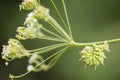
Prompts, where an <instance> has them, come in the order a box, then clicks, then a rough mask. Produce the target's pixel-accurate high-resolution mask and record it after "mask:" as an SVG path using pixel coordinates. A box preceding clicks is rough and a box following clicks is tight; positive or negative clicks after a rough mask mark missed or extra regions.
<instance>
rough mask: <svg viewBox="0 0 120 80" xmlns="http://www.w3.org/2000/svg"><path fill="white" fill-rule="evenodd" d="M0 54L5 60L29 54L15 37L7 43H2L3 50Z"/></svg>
mask: <svg viewBox="0 0 120 80" xmlns="http://www.w3.org/2000/svg"><path fill="white" fill-rule="evenodd" d="M1 54H2V58H3V59H4V60H6V61H7V62H8V61H11V60H14V59H16V58H21V57H23V56H29V53H28V52H27V51H26V49H25V48H24V47H23V46H22V44H21V43H20V42H19V41H18V40H16V39H10V40H9V41H8V45H3V52H2V53H1Z"/></svg>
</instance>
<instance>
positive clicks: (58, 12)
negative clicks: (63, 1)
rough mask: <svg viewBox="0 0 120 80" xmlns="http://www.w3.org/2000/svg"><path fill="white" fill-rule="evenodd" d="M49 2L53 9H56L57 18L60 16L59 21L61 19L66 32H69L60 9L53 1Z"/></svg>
mask: <svg viewBox="0 0 120 80" xmlns="http://www.w3.org/2000/svg"><path fill="white" fill-rule="evenodd" d="M51 3H52V4H53V7H54V8H55V10H56V12H57V14H58V16H59V18H60V19H61V21H62V23H63V24H64V26H65V29H66V30H67V32H68V33H69V28H68V26H67V25H66V23H65V21H64V19H63V17H62V15H61V14H60V11H59V10H58V8H57V6H56V5H55V3H54V1H53V0H51Z"/></svg>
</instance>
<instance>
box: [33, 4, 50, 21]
mask: <svg viewBox="0 0 120 80" xmlns="http://www.w3.org/2000/svg"><path fill="white" fill-rule="evenodd" d="M34 13H35V17H36V18H37V19H40V20H45V21H48V19H49V18H50V14H49V9H47V8H45V7H43V6H41V5H40V6H39V7H37V8H36V9H35V10H34Z"/></svg>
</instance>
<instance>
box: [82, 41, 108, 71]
mask: <svg viewBox="0 0 120 80" xmlns="http://www.w3.org/2000/svg"><path fill="white" fill-rule="evenodd" d="M105 51H110V50H109V45H108V43H107V42H106V41H105V42H104V44H100V45H96V44H93V46H86V47H85V48H84V49H83V50H82V51H81V52H80V53H81V54H80V55H81V58H80V60H81V61H82V62H84V63H85V67H87V66H91V67H94V68H95V69H96V67H97V66H98V65H99V64H102V65H104V59H105V58H106V56H105V54H104V53H105Z"/></svg>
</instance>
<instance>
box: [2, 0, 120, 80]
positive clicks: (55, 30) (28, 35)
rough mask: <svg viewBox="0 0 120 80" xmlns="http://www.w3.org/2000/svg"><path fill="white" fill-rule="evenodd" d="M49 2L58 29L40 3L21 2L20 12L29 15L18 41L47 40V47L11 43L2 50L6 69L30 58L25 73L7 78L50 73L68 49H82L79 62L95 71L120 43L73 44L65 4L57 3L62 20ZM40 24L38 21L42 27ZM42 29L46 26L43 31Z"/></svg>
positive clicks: (117, 40)
mask: <svg viewBox="0 0 120 80" xmlns="http://www.w3.org/2000/svg"><path fill="white" fill-rule="evenodd" d="M50 1H51V3H52V5H53V7H54V8H55V10H56V12H57V14H58V16H59V18H60V20H61V21H62V23H63V25H60V24H59V22H58V21H57V20H56V19H54V17H52V16H51V15H50V13H49V9H48V8H46V7H44V6H42V5H41V2H40V0H23V2H22V4H21V5H20V9H24V10H31V12H30V13H29V14H28V15H27V18H26V19H25V22H24V24H23V26H20V27H18V28H17V32H18V34H17V35H16V37H17V39H19V40H26V39H34V38H37V39H40V40H47V41H48V43H50V44H49V45H48V44H45V46H42V47H40V48H37V49H32V50H26V49H25V48H24V47H23V45H22V44H21V43H20V42H19V41H18V40H17V39H10V40H9V41H8V45H4V46H3V52H2V58H3V59H4V60H6V61H7V62H6V63H5V64H6V65H8V62H9V61H11V60H14V59H16V58H22V57H25V56H27V57H28V58H29V59H28V67H27V72H26V73H24V74H22V75H18V76H14V75H10V78H11V79H12V80H13V79H14V78H20V77H23V76H25V75H27V74H29V73H30V72H31V71H34V72H36V71H41V70H44V71H47V70H48V69H51V68H52V67H53V66H54V65H55V64H56V63H57V61H58V60H59V59H60V57H61V56H62V55H63V54H64V52H65V51H66V50H67V49H68V48H69V47H71V46H78V47H81V46H85V48H84V49H83V50H82V51H81V52H80V53H81V54H80V55H81V58H80V60H81V61H82V62H84V63H85V66H86V67H87V66H90V67H94V68H95V69H96V67H97V66H98V65H100V64H102V65H104V59H105V58H106V56H105V52H106V51H108V52H109V51H110V50H109V44H108V43H113V42H120V39H119V38H118V39H113V40H107V41H99V42H91V43H77V42H75V41H74V39H73V36H72V30H71V27H70V22H69V18H68V14H67V9H66V5H65V0H60V1H61V3H62V5H63V9H64V10H63V11H64V14H65V15H64V17H65V20H64V18H63V16H62V15H61V14H60V12H59V10H58V9H57V6H56V4H55V3H54V0H50ZM39 21H41V23H40V22H39ZM42 22H46V23H47V24H48V25H46V23H45V24H44V23H43V24H42ZM44 25H46V26H45V27H43V26H44ZM47 26H48V27H47ZM41 31H42V32H43V33H44V34H43V33H42V32H41ZM50 41H52V42H50ZM50 51H52V54H49V52H50ZM46 53H48V55H47V57H46V58H43V56H44V54H46Z"/></svg>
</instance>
